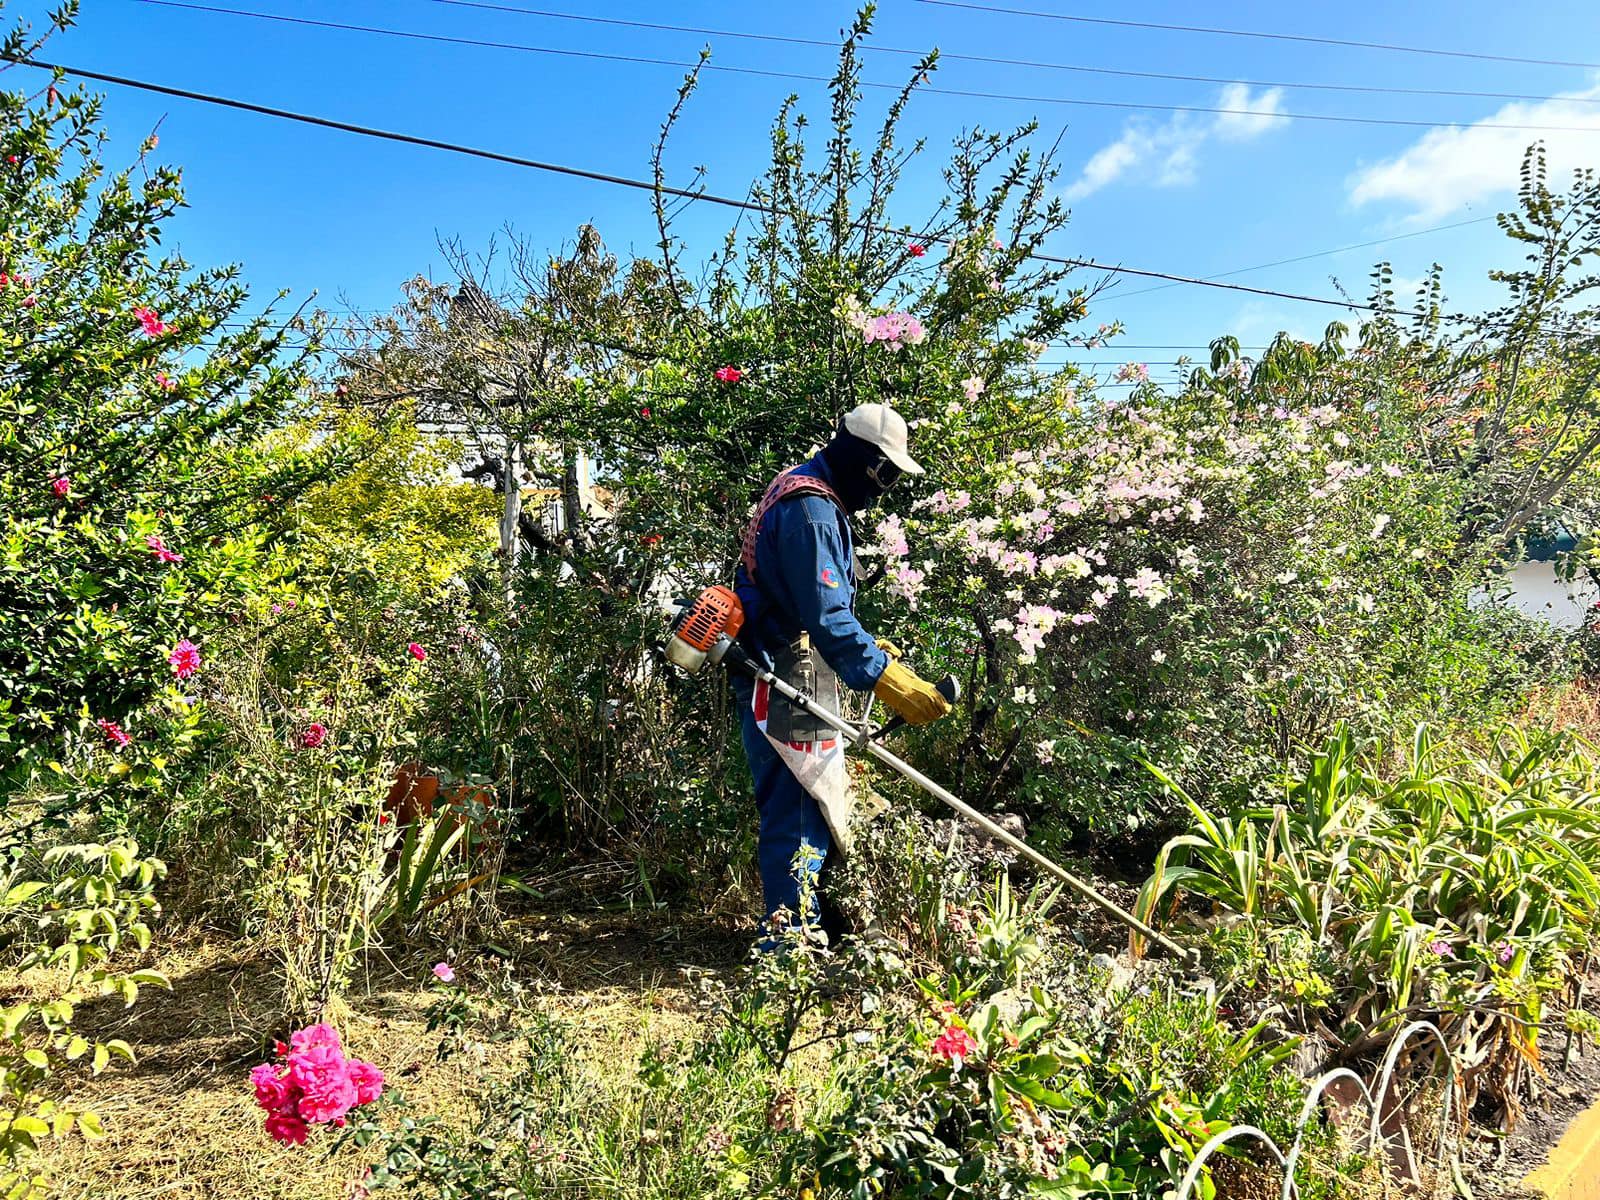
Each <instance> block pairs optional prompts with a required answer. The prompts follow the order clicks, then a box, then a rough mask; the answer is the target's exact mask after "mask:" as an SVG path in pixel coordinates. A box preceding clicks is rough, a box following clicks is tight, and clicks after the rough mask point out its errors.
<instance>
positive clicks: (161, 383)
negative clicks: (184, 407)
mask: <svg viewBox="0 0 1600 1200" xmlns="http://www.w3.org/2000/svg"><path fill="white" fill-rule="evenodd" d="M156 386H157V387H159V388H160V389H161V390H162V391H164V392H170V391H172V390H173V389H174V388H176V387H177V386H178V381H177V380H176V379H173V378H171V377H170V376H168V374H167V373H166V372H165V371H157V372H156Z"/></svg>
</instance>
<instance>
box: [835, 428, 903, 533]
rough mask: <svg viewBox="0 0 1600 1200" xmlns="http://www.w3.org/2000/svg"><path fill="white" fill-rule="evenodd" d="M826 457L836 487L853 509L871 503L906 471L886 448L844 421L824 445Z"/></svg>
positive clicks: (857, 509) (845, 503) (851, 509)
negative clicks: (865, 436)
mask: <svg viewBox="0 0 1600 1200" xmlns="http://www.w3.org/2000/svg"><path fill="white" fill-rule="evenodd" d="M822 460H823V461H824V462H825V463H827V464H828V474H829V475H831V476H832V477H833V490H834V491H836V492H838V493H839V499H840V500H842V501H844V506H845V507H846V508H848V509H849V510H850V511H851V512H860V511H861V510H862V509H864V508H867V507H869V506H871V505H872V504H873V503H874V502H875V501H876V500H877V499H878V498H879V497H880V496H882V495H883V494H884V493H885V492H887V491H888V490H889V489H890V488H891V487H893V486H894V483H895V481H896V480H897V479H899V478H900V476H901V474H902V473H903V472H901V470H900V468H899V467H897V466H895V465H894V463H892V462H890V461H889V459H888V458H887V457H886V456H885V455H884V453H883V451H882V450H880V449H879V448H878V447H876V446H874V445H873V444H872V443H871V442H868V441H865V440H863V439H862V438H858V437H857V436H856V435H855V434H853V433H851V432H849V431H848V430H846V429H845V428H844V427H843V426H842V425H841V426H840V427H839V429H838V431H837V432H836V433H835V434H834V435H833V440H832V441H831V442H829V443H828V444H827V445H826V446H824V447H823V448H822Z"/></svg>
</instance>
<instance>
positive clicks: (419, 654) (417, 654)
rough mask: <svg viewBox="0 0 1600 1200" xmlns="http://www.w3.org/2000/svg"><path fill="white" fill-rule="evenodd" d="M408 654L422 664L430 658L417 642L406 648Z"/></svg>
mask: <svg viewBox="0 0 1600 1200" xmlns="http://www.w3.org/2000/svg"><path fill="white" fill-rule="evenodd" d="M406 653H407V654H409V655H411V657H412V658H414V659H416V660H417V661H418V662H422V661H423V660H424V659H425V658H427V657H428V652H427V651H426V650H424V649H423V648H422V647H421V646H420V645H419V644H418V643H416V642H412V643H411V644H410V645H409V646H407V647H406Z"/></svg>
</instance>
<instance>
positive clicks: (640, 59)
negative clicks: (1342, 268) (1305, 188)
mask: <svg viewBox="0 0 1600 1200" xmlns="http://www.w3.org/2000/svg"><path fill="white" fill-rule="evenodd" d="M137 3H140V4H149V5H154V6H156V7H159V8H181V9H188V10H190V11H193V12H206V13H214V14H219V15H223V16H232V17H247V18H250V19H253V20H258V21H275V22H278V23H280V24H285V25H302V26H307V27H310V28H316V29H337V30H342V31H344V32H348V33H369V34H376V35H378V36H381V37H393V38H404V39H409V40H412V41H421V42H432V43H434V44H444V45H454V46H474V47H478V48H480V49H491V50H512V51H517V52H519V53H524V54H543V55H549V56H553V57H561V58H583V59H590V60H595V61H600V62H619V63H630V64H634V65H640V66H656V67H673V68H675V69H677V70H688V69H693V68H695V67H696V66H699V67H700V68H701V69H703V70H707V71H720V72H722V73H724V74H730V75H749V76H756V77H759V78H764V79H788V80H796V81H799V82H802V83H830V82H832V77H831V76H828V75H806V74H802V73H800V72H797V71H771V70H766V69H764V68H760V67H730V66H722V65H720V64H717V63H701V64H697V63H690V62H682V61H680V60H677V59H669V58H650V57H647V56H644V55H636V54H607V53H603V52H601V51H598V50H565V49H558V48H555V47H552V46H531V45H528V44H526V43H523V42H500V41H492V40H489V39H486V38H464V37H454V36H451V35H449V34H442V33H419V32H416V31H413V30H405V29H388V28H385V27H383V26H378V25H352V24H347V23H345V22H341V21H320V20H316V19H313V18H311V17H291V16H286V15H284V14H281V13H264V12H256V11H254V10H251V9H243V8H225V7H222V6H220V5H211V4H193V3H187V2H185V0H137ZM860 83H861V86H862V87H869V88H878V89H882V90H886V91H895V92H898V91H900V90H902V86H903V85H901V84H897V83H880V82H877V81H874V80H861V81H860ZM920 90H921V91H922V92H924V93H926V94H929V95H937V96H955V97H959V98H961V99H964V100H1006V101H1012V102H1016V103H1022V104H1059V105H1067V106H1070V107H1077V108H1109V109H1117V110H1120V111H1137V112H1172V113H1205V114H1210V115H1217V116H1235V117H1262V118H1268V119H1273V120H1284V121H1322V122H1326V123H1331V124H1338V125H1383V126H1394V127H1400V128H1406V129H1459V128H1461V126H1462V122H1460V121H1423V120H1416V119H1407V118H1403V117H1356V116H1349V115H1345V114H1336V113H1291V112H1281V111H1279V110H1277V109H1259V108H1224V107H1222V106H1220V105H1204V104H1145V103H1138V102H1135V101H1131V100H1085V99H1081V98H1078V97H1068V96H1031V95H1020V94H1016V93H1011V92H981V91H970V90H966V89H962V88H944V87H934V86H932V85H925V86H923V87H922V88H921V89H920ZM1473 124H1474V127H1475V128H1478V129H1504V130H1512V131H1516V132H1519V133H1593V132H1595V130H1594V129H1593V128H1592V127H1589V126H1583V125H1517V124H1505V123H1499V122H1490V121H1485V122H1475V123H1473Z"/></svg>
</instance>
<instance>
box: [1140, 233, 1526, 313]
mask: <svg viewBox="0 0 1600 1200" xmlns="http://www.w3.org/2000/svg"><path fill="white" fill-rule="evenodd" d="M1494 219H1495V218H1494V217H1473V218H1472V219H1471V220H1469V221H1455V222H1452V223H1451V224H1449V225H1434V226H1431V227H1429V228H1427V229H1414V230H1412V231H1411V232H1410V233H1397V234H1395V235H1394V236H1392V237H1381V238H1374V239H1373V240H1372V241H1370V242H1352V243H1351V244H1350V245H1348V246H1339V247H1337V248H1335V249H1333V250H1318V251H1317V252H1316V253H1315V254H1297V255H1295V256H1294V257H1293V258H1279V259H1275V260H1273V261H1272V262H1268V263H1257V264H1256V265H1255V266H1253V267H1239V268H1237V269H1236V270H1232V271H1221V272H1219V273H1218V274H1216V275H1207V276H1206V278H1207V279H1208V280H1217V279H1231V278H1232V277H1233V276H1235V275H1248V274H1249V273H1250V272H1251V271H1265V270H1267V269H1268V268H1269V267H1285V266H1288V265H1289V264H1290V263H1302V262H1309V261H1311V260H1312V259H1313V258H1327V257H1328V256H1329V255H1332V254H1343V253H1345V252H1346V251H1347V250H1366V249H1368V248H1369V247H1371V246H1381V245H1383V244H1384V243H1386V242H1401V241H1404V240H1405V239H1406V238H1414V237H1421V236H1422V235H1423V234H1425V233H1443V232H1444V231H1445V230H1447V229H1464V228H1465V227H1466V226H1468V225H1482V224H1483V223H1484V222H1485V221H1493V220H1494ZM1177 286H1178V285H1177V284H1175V283H1162V284H1158V285H1157V286H1155V287H1147V288H1140V289H1139V290H1138V291H1136V292H1119V293H1117V299H1118V300H1131V299H1133V297H1135V296H1148V295H1149V294H1150V293H1151V292H1164V291H1166V290H1167V289H1168V288H1172V287H1177Z"/></svg>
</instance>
